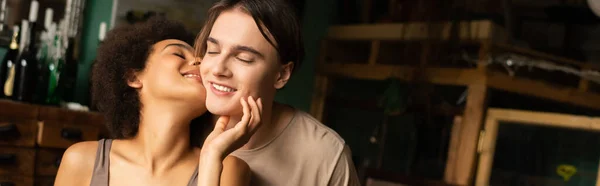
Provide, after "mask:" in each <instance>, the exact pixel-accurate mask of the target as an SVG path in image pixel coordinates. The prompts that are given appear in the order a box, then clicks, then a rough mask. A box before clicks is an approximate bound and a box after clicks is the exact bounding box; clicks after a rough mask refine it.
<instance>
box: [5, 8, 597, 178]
mask: <svg viewBox="0 0 600 186" xmlns="http://www.w3.org/2000/svg"><path fill="white" fill-rule="evenodd" d="M1 2H2V4H0V5H1V6H0V59H3V60H2V61H0V65H1V66H0V67H1V68H0V85H1V86H0V90H2V91H1V92H2V94H0V96H1V97H2V99H1V100H0V185H2V186H4V184H6V185H9V184H13V185H17V186H20V185H33V184H35V185H52V184H51V183H52V180H53V176H54V175H55V174H56V168H57V167H58V165H60V157H61V156H62V152H64V149H66V148H67V147H68V146H69V145H71V144H73V143H75V142H77V141H81V140H97V139H98V138H102V137H105V136H107V134H106V130H105V128H104V127H103V125H102V123H103V121H102V117H101V116H100V115H99V114H98V113H97V112H96V111H95V108H94V105H93V104H91V103H90V94H89V77H90V68H91V67H92V65H93V62H94V59H95V56H96V48H97V46H98V44H99V43H100V42H102V39H103V37H104V35H105V32H106V31H109V30H110V29H111V28H113V27H115V26H118V25H121V24H132V23H135V22H138V21H144V20H145V19H147V18H148V17H150V16H155V15H160V16H166V17H167V18H169V19H174V20H178V21H181V22H183V23H184V24H185V25H186V27H187V28H188V29H189V31H190V32H192V33H197V32H198V31H199V30H200V29H201V27H202V24H203V21H204V19H205V18H206V11H207V10H208V8H209V7H210V6H211V5H212V4H213V3H214V2H215V0H169V1H164V0H37V1H31V0H2V1H1ZM290 2H292V4H293V5H294V6H295V9H296V11H297V12H298V16H299V18H300V21H301V26H302V32H303V37H304V44H305V48H306V56H305V61H303V64H302V66H301V67H300V69H299V71H297V73H296V74H295V75H294V76H293V77H292V80H291V81H290V83H289V84H288V85H287V87H286V89H284V90H281V91H280V92H279V93H278V95H277V98H276V99H277V101H279V102H282V103H285V104H289V105H292V106H294V107H296V108H298V109H301V110H303V111H306V112H309V113H310V114H312V115H313V116H314V117H315V118H317V119H319V120H320V121H322V122H323V123H324V124H326V125H327V126H329V127H331V128H332V129H334V130H335V131H337V132H338V133H339V134H340V135H341V136H342V137H343V138H344V139H345V141H346V143H347V144H348V145H349V146H350V148H351V149H352V154H353V161H354V163H355V166H356V168H357V170H358V173H359V176H360V178H361V181H362V182H363V184H364V185H368V186H377V185H380V186H387V185H482V186H485V185H507V186H533V185H535V186H554V185H577V186H591V185H600V172H599V168H600V132H599V131H600V118H599V117H598V116H599V114H600V72H599V71H600V62H599V61H600V53H599V51H600V0H444V1H436V0H293V1H292V0H290ZM23 61H24V62H23ZM17 62H18V63H17Z"/></svg>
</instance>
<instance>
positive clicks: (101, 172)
mask: <svg viewBox="0 0 600 186" xmlns="http://www.w3.org/2000/svg"><path fill="white" fill-rule="evenodd" d="M111 146H112V139H101V140H98V150H96V160H95V162H94V172H93V173H92V181H91V182H90V186H108V170H109V164H110V148H111Z"/></svg>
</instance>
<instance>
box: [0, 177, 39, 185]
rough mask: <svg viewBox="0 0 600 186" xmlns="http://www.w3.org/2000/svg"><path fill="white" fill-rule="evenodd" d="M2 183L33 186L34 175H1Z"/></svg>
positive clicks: (0, 182) (0, 180) (0, 183)
mask: <svg viewBox="0 0 600 186" xmlns="http://www.w3.org/2000/svg"><path fill="white" fill-rule="evenodd" d="M0 185H2V186H4V185H9V186H33V177H22V176H3V175H0Z"/></svg>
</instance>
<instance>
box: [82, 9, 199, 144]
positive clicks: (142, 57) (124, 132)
mask: <svg viewBox="0 0 600 186" xmlns="http://www.w3.org/2000/svg"><path fill="white" fill-rule="evenodd" d="M166 39H178V40H182V41H184V42H187V43H188V44H189V43H193V41H194V35H193V34H191V33H188V32H187V31H186V29H185V27H184V26H183V25H182V24H180V23H178V22H175V21H171V20H167V19H165V18H160V17H154V18H151V19H149V20H147V21H146V22H141V23H135V24H133V25H124V26H119V27H116V28H114V29H113V30H111V31H109V32H108V33H107V35H106V39H105V40H104V41H103V43H101V44H100V46H99V47H98V49H97V57H96V61H95V64H94V67H93V69H92V77H91V83H92V86H91V89H92V91H91V94H92V99H93V100H92V101H93V102H94V103H95V105H96V107H97V109H98V110H99V111H100V112H102V113H103V114H104V116H105V119H106V121H107V127H108V129H109V130H110V132H111V134H112V136H113V138H117V139H122V138H131V137H133V136H135V135H136V134H137V132H138V126H139V122H140V108H141V107H142V105H141V103H140V99H139V95H138V92H137V91H136V90H135V89H134V88H131V87H129V86H128V85H127V78H130V77H131V75H132V72H140V71H142V70H144V68H145V66H146V60H147V58H148V56H149V55H150V53H151V52H152V46H153V45H154V44H155V43H157V42H160V41H162V40H166ZM205 115H206V114H205ZM195 121H197V120H195ZM192 128H195V127H192ZM193 141H194V140H193Z"/></svg>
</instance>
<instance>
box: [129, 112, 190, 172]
mask: <svg viewBox="0 0 600 186" xmlns="http://www.w3.org/2000/svg"><path fill="white" fill-rule="evenodd" d="M140 113H141V114H140V125H139V127H138V133H137V135H136V136H135V137H134V138H133V139H132V140H131V143H132V144H131V145H132V150H133V148H135V149H136V150H135V152H136V155H135V157H136V158H138V161H139V163H140V164H141V165H143V166H148V168H149V169H150V170H151V172H152V173H155V174H161V173H163V172H165V171H167V170H169V169H170V168H172V167H174V166H175V165H176V164H177V163H178V161H179V160H181V159H185V158H186V157H188V156H190V153H193V148H192V147H191V146H190V131H189V130H190V129H189V127H190V121H191V120H192V118H189V117H186V116H185V115H182V114H181V110H180V109H173V108H168V107H162V106H161V107H153V106H151V105H144V106H143V107H142V111H141V112H140Z"/></svg>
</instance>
